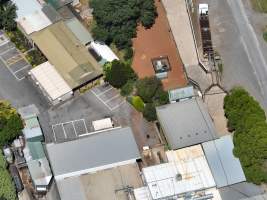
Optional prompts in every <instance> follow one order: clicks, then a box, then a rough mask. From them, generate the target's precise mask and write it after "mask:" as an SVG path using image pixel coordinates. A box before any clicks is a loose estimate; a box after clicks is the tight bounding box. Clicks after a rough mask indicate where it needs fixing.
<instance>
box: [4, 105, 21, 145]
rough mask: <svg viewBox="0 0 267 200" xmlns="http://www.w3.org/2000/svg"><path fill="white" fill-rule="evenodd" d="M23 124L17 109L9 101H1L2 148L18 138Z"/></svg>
mask: <svg viewBox="0 0 267 200" xmlns="http://www.w3.org/2000/svg"><path fill="white" fill-rule="evenodd" d="M22 128H23V123H22V121H21V119H20V116H19V115H18V113H17V112H16V110H15V108H13V107H11V105H10V103H8V102H7V101H0V147H1V146H2V145H4V144H5V143H7V142H9V141H11V140H13V139H14V138H16V137H17V136H18V135H19V134H20V131H21V130H22Z"/></svg>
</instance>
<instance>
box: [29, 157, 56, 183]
mask: <svg viewBox="0 0 267 200" xmlns="http://www.w3.org/2000/svg"><path fill="white" fill-rule="evenodd" d="M27 165H28V168H29V172H30V174H31V177H32V180H33V182H34V185H35V186H47V185H49V183H50V181H51V179H52V173H51V170H50V167H49V163H48V160H47V159H46V157H43V158H40V159H38V160H31V161H29V162H27Z"/></svg>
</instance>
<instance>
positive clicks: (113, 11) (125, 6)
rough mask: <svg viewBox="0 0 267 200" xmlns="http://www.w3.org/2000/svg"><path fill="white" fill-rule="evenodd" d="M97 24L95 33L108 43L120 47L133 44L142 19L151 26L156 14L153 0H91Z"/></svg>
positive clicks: (94, 28) (98, 37)
mask: <svg viewBox="0 0 267 200" xmlns="http://www.w3.org/2000/svg"><path fill="white" fill-rule="evenodd" d="M90 6H91V7H92V8H93V16H94V20H95V22H96V23H95V25H94V26H93V30H92V31H93V35H94V37H95V38H96V39H99V40H102V41H104V42H106V43H107V44H110V43H112V42H114V43H115V44H116V46H117V48H118V49H124V48H128V47H130V46H131V44H132V41H131V39H132V38H133V37H135V36H136V27H137V24H138V23H139V22H140V21H141V22H142V24H143V25H144V26H146V27H151V26H152V25H153V23H154V18H155V16H156V9H155V6H154V1H153V0H116V1H115V2H114V0H91V1H90Z"/></svg>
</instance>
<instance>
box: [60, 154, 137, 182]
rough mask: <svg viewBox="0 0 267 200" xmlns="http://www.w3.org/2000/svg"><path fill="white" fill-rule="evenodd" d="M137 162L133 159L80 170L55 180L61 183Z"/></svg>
mask: <svg viewBox="0 0 267 200" xmlns="http://www.w3.org/2000/svg"><path fill="white" fill-rule="evenodd" d="M135 162H136V159H132V160H126V161H122V162H117V163H112V164H109V165H103V166H99V167H94V168H89V169H84V170H80V171H75V172H70V173H66V174H61V175H55V180H56V181H60V180H62V179H65V178H70V177H74V176H80V175H83V174H88V173H94V172H97V171H101V170H105V169H109V168H113V167H118V166H121V165H128V164H133V163H135Z"/></svg>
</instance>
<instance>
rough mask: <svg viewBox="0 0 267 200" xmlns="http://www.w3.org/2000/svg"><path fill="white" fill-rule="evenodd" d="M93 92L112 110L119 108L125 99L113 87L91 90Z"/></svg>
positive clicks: (104, 86)
mask: <svg viewBox="0 0 267 200" xmlns="http://www.w3.org/2000/svg"><path fill="white" fill-rule="evenodd" d="M91 92H92V93H93V94H94V95H95V96H96V97H97V98H98V99H99V100H100V101H101V102H102V103H103V104H104V105H105V106H106V107H107V108H108V109H109V110H110V111H113V110H115V109H117V108H119V107H120V106H121V105H122V104H123V103H124V102H125V99H124V98H123V97H122V96H121V95H120V93H119V91H118V90H117V89H115V88H113V87H112V86H111V85H108V84H106V85H100V86H97V87H94V88H92V89H91Z"/></svg>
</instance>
